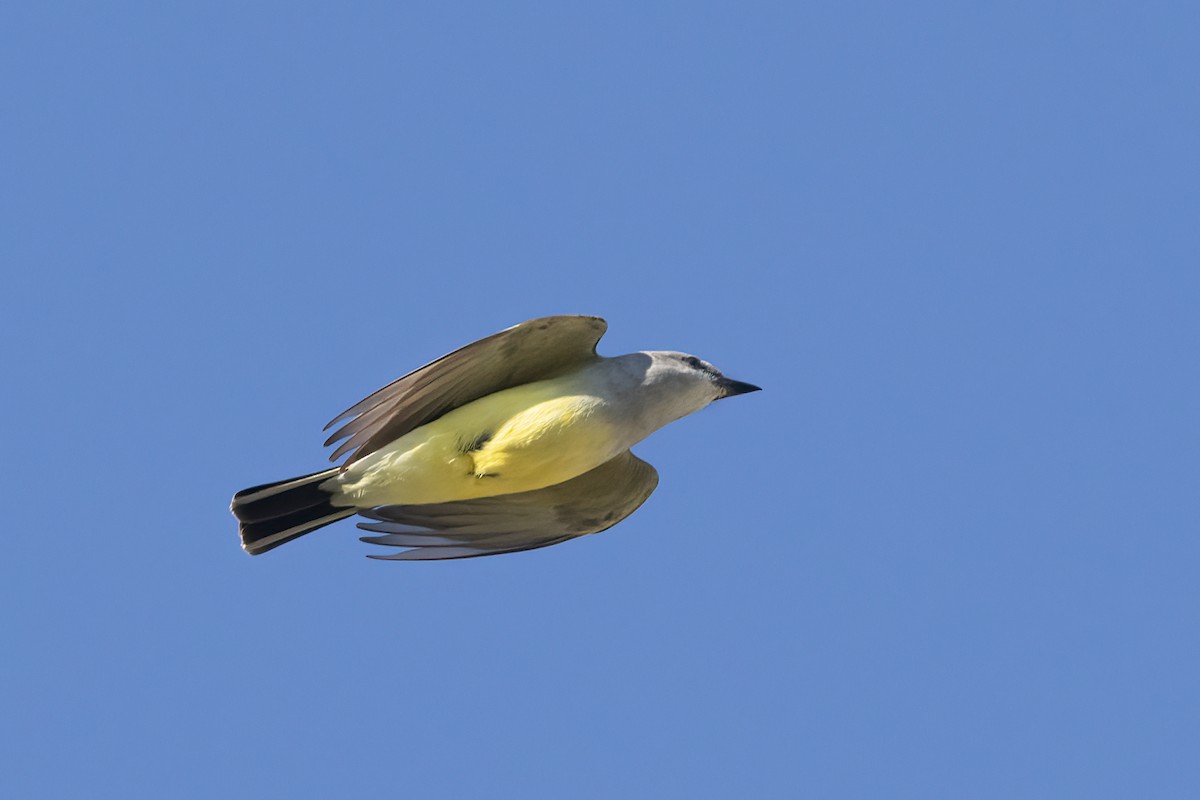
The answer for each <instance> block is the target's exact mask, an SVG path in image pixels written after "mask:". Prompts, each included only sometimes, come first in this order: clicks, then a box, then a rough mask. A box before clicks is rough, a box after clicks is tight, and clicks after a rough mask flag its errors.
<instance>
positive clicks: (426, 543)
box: [358, 450, 658, 561]
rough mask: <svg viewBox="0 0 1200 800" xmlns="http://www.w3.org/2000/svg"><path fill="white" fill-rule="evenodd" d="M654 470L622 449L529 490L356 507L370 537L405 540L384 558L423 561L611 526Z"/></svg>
mask: <svg viewBox="0 0 1200 800" xmlns="http://www.w3.org/2000/svg"><path fill="white" fill-rule="evenodd" d="M656 486H658V472H657V471H655V469H654V467H652V466H650V465H649V464H647V463H646V462H645V461H642V460H641V459H640V458H638V457H637V456H635V455H634V454H633V453H631V452H629V451H628V450H626V451H625V452H624V453H622V454H621V455H619V456H617V457H616V458H613V459H612V460H610V461H607V462H605V463H604V464H601V465H600V466H598V467H596V468H595V469H593V470H591V471H589V472H585V473H583V474H582V475H580V476H578V477H575V478H572V479H571V480H569V481H563V482H562V483H559V484H555V485H554V486H547V487H546V488H544V489H535V490H534V491H531V492H520V493H518V494H507V495H500V496H498V497H485V498H480V499H477V500H463V501H460V502H455V503H435V504H431V505H419V506H379V507H378V508H374V509H371V510H368V511H363V512H360V513H361V514H362V515H363V516H364V517H368V518H370V519H373V520H376V522H369V523H368V522H360V523H359V525H358V527H360V528H362V529H363V530H365V531H374V532H376V533H382V534H384V535H383V536H364V537H362V540H363V541H364V542H369V543H371V544H382V545H390V546H393V547H409V548H412V549H411V550H405V551H404V552H401V553H396V554H395V555H390V556H371V558H382V559H386V560H389V561H430V560H436V559H445V558H471V557H473V556H491V555H498V554H500V553H516V552H519V551H521V550H533V549H535V548H538V547H547V546H548V545H552V544H558V543H560V542H565V541H566V540H568V539H574V538H575V537H577V536H583V535H584V534H588V533H598V532H600V531H603V530H607V529H608V528H611V527H612V526H613V525H616V524H617V523H618V522H620V521H621V520H623V519H625V518H626V517H628V516H629V515H630V514H632V513H633V512H634V511H636V510H637V508H638V506H640V505H641V504H642V503H644V502H646V498H648V497H649V496H650V494H651V492H653V491H654V488H655V487H656Z"/></svg>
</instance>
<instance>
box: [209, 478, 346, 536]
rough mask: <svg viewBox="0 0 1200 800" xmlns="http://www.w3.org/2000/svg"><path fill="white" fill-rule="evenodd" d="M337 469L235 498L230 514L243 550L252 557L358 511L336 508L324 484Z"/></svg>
mask: <svg viewBox="0 0 1200 800" xmlns="http://www.w3.org/2000/svg"><path fill="white" fill-rule="evenodd" d="M337 471H338V468H337V467H334V468H333V469H327V470H325V471H324V472H314V473H313V474H312V475H304V476H302V477H300V478H289V479H287V480H286V481H276V482H275V483H264V484H263V485H262V486H251V487H250V488H249V489H243V490H242V491H240V492H238V493H237V494H235V495H234V496H233V503H232V504H231V505H230V506H229V510H230V511H232V512H233V515H234V516H235V517H237V519H238V532H239V533H240V534H241V535H242V548H243V549H244V550H245V551H246V552H247V553H249V554H250V555H252V556H256V555H258V554H259V553H265V552H267V551H268V550H273V549H274V548H276V547H279V545H281V544H286V543H288V542H290V541H291V540H292V539H296V538H299V537H301V536H303V535H304V534H306V533H310V532H311V531H315V530H316V529H317V528H322V527H324V526H326V525H328V524H329V523H331V522H337V521H338V520H339V519H345V518H346V517H349V516H352V515H353V514H356V513H357V512H358V509H356V508H347V507H346V506H335V505H333V503H331V502H329V501H330V498H332V496H333V495H331V494H330V493H329V492H326V491H324V490H323V489H321V484H322V483H323V482H325V481H326V480H328V479H329V478H332V477H333V475H334V474H335V473H336V472H337Z"/></svg>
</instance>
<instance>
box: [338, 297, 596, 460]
mask: <svg viewBox="0 0 1200 800" xmlns="http://www.w3.org/2000/svg"><path fill="white" fill-rule="evenodd" d="M607 328H608V323H606V322H605V321H604V320H602V319H600V318H599V317H585V316H559V317H541V318H539V319H531V320H529V321H528V322H522V323H521V324H520V325H514V326H513V327H511V328H508V329H506V330H503V331H500V332H499V333H497V334H493V335H492V336H488V337H487V338H485V339H480V340H479V341H477V342H473V343H471V344H469V345H467V346H466V347H462V348H459V349H458V350H455V351H454V352H453V353H450V354H449V355H444V356H442V357H441V358H439V359H438V360H437V361H433V362H431V363H429V364H426V365H425V366H423V367H421V368H420V369H418V370H416V371H415V372H410V373H409V374H407V375H405V376H404V377H403V378H399V379H398V380H395V381H393V382H392V383H390V384H388V385H387V386H385V387H383V388H382V389H380V390H379V391H377V392H375V393H374V394H372V395H370V396H369V397H367V398H365V399H364V400H361V401H359V402H358V403H355V404H354V405H353V406H351V407H350V408H348V409H346V410H345V411H343V412H342V413H341V414H338V415H337V416H336V417H334V419H333V420H332V421H330V423H329V424H328V425H326V426H325V429H326V430H329V428H331V427H333V426H334V425H336V424H337V423H339V422H342V421H343V420H349V421H348V422H346V423H345V424H344V425H342V426H341V427H340V428H338V429H337V430H336V431H334V433H333V435H331V436H330V437H329V438H328V439H327V440H326V441H325V445H326V446H329V445H331V444H333V443H334V442H338V441H341V440H342V439H345V441H344V442H342V443H341V444H340V445H338V447H337V449H336V450H334V451H333V455H331V456H330V457H329V460H330V461H336V460H338V459H339V458H341V457H342V456H343V455H345V454H346V453H349V452H350V451H352V450H353V451H354V452H353V454H352V455H351V456H350V458H348V459H346V465H348V464H350V463H352V462H354V461H357V460H358V459H360V458H362V457H363V456H365V455H367V454H368V453H372V452H374V451H375V450H378V449H379V448H380V447H383V446H384V445H386V444H388V443H389V442H392V441H394V440H396V439H398V438H399V437H401V436H403V435H404V434H406V433H408V432H409V431H411V430H413V429H415V428H419V427H421V426H422V425H424V424H426V423H427V422H432V421H433V420H435V419H437V418H438V417H440V416H442V415H443V414H445V413H446V412H448V411H453V410H454V409H456V408H458V407H459V406H463V405H466V404H467V403H470V402H471V401H472V400H478V399H479V398H481V397H485V396H486V395H489V394H492V393H493V392H498V391H500V390H502V389H509V388H511V387H513V386H520V385H521V384H523V383H530V382H532V381H539V380H544V379H546V378H552V377H555V376H556V375H560V374H562V373H564V372H568V371H570V370H572V369H574V368H576V367H578V366H580V365H581V364H584V363H586V362H588V361H590V360H592V359H594V358H597V357H598V356H597V355H596V343H597V342H599V341H600V337H601V336H603V335H604V331H605V330H606V329H607ZM343 466H345V465H343Z"/></svg>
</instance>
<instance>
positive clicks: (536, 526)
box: [231, 317, 758, 559]
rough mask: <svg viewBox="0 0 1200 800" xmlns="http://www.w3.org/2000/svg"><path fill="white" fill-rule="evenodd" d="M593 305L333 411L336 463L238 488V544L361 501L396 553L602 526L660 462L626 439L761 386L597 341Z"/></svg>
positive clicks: (643, 491)
mask: <svg viewBox="0 0 1200 800" xmlns="http://www.w3.org/2000/svg"><path fill="white" fill-rule="evenodd" d="M604 328H605V324H604V321H603V320H600V319H599V318H596V317H546V318H543V319H539V320H531V321H529V322H526V323H522V324H521V325H517V326H514V327H513V328H509V329H507V330H506V331H502V332H500V333H499V334H496V335H495V336H491V337H488V338H486V339H482V340H480V341H479V342H476V343H474V344H472V345H468V346H467V347H465V348H462V349H461V350H458V351H455V352H454V353H451V354H450V355H448V356H445V357H443V358H442V359H439V360H437V361H435V362H432V363H431V364H429V365H426V366H425V367H422V368H421V369H419V370H417V371H416V372H413V373H410V374H409V375H407V376H405V377H404V378H401V379H399V380H397V381H395V382H394V383H392V384H390V385H389V386H387V387H384V388H383V389H381V390H380V391H379V392H376V393H375V394H373V395H371V396H370V397H368V398H366V399H365V400H363V401H362V402H360V403H358V404H356V405H355V406H353V407H351V408H350V409H349V410H348V411H346V412H345V413H344V414H342V415H341V416H340V417H338V418H336V419H335V420H334V422H332V423H330V425H333V424H335V423H338V422H342V421H343V420H348V421H346V422H345V423H344V424H343V425H342V427H341V428H339V429H338V430H337V431H336V432H335V433H334V434H333V435H332V436H331V437H330V439H329V441H328V442H327V444H332V443H334V442H337V441H340V440H343V439H345V442H343V443H342V445H341V446H339V447H338V449H337V450H336V451H335V453H334V456H333V457H334V458H336V457H338V456H340V455H341V454H343V453H345V452H349V451H351V450H352V451H353V453H352V454H351V456H350V458H349V459H347V461H346V463H345V464H344V465H343V466H342V467H340V468H334V469H331V470H326V471H324V472H318V473H314V474H312V475H308V476H303V477H300V478H293V479H290V480H286V481H279V482H276V483H273V484H266V485H263V486H256V487H252V488H250V489H246V490H243V491H241V492H238V493H237V494H236V495H235V496H234V500H233V504H232V506H231V509H232V511H233V513H234V515H235V516H237V518H238V520H239V523H240V531H241V534H242V543H243V547H245V549H246V550H247V551H248V552H250V553H251V554H258V553H261V552H266V551H267V550H270V549H272V548H274V547H277V546H279V545H280V544H283V543H284V542H287V541H290V540H292V539H294V538H297V537H299V536H301V535H303V534H305V533H308V532H310V531H312V530H315V529H316V528H319V527H322V526H324V525H327V524H329V523H330V522H335V521H337V520H339V519H342V518H344V517H347V516H351V515H353V514H356V513H359V514H363V515H364V516H366V517H368V518H370V519H374V520H376V521H377V522H376V523H371V524H361V523H360V526H359V527H361V528H364V529H367V530H372V531H376V532H381V533H385V534H387V535H386V536H381V537H369V538H367V539H364V540H365V541H370V542H373V543H376V544H386V545H393V546H399V547H412V548H415V549H413V550H408V551H405V552H403V553H400V554H397V555H395V556H390V557H389V558H393V559H397V558H398V559H430V558H461V557H467V556H472V555H489V554H493V553H501V552H513V551H516V550H527V549H530V548H532V547H543V546H546V545H548V544H555V543H557V542H560V541H564V540H566V539H569V538H573V537H575V536H579V535H582V534H584V533H592V532H596V531H599V530H604V529H606V528H608V527H611V526H612V525H614V524H616V522H619V521H620V520H621V519H624V517H626V516H628V515H629V514H630V513H632V512H633V511H634V510H635V509H636V508H637V507H638V506H639V505H641V503H642V502H643V501H644V500H645V499H646V497H648V496H649V495H650V493H651V492H652V491H653V490H654V486H655V485H656V484H657V474H656V473H655V471H654V469H653V468H652V467H650V466H649V465H648V464H646V463H645V462H643V461H641V460H640V459H638V458H636V457H635V456H633V454H632V453H630V452H629V448H630V447H631V446H633V445H634V444H636V443H637V442H640V441H641V440H642V439H644V438H645V437H646V436H648V435H649V434H651V433H652V432H654V431H655V430H657V429H658V428H660V427H662V426H663V425H666V424H668V423H669V422H671V421H673V420H675V419H678V418H679V417H682V416H684V415H686V414H689V413H691V412H693V411H696V410H698V409H700V408H702V407H703V406H705V405H708V404H709V403H710V402H712V401H713V400H716V399H718V398H720V397H726V396H730V395H733V394H742V393H745V392H748V391H754V390H756V389H757V388H758V387H755V386H751V385H750V384H745V383H741V382H738V381H731V380H729V379H728V378H725V377H724V376H723V375H721V373H720V372H718V371H717V370H716V369H715V368H714V367H712V365H710V364H707V363H705V362H703V361H700V360H699V359H697V358H695V357H694V356H688V355H686V354H683V353H675V352H665V351H653V352H641V353H631V354H629V355H625V356H618V357H615V358H605V357H601V356H598V355H596V353H595V344H596V341H597V340H598V339H599V338H600V335H601V334H602V333H603V331H604Z"/></svg>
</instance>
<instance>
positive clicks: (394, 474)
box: [330, 379, 625, 507]
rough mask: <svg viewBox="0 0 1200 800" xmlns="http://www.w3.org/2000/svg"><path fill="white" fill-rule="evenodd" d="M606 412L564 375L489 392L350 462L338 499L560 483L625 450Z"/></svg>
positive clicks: (376, 501)
mask: <svg viewBox="0 0 1200 800" xmlns="http://www.w3.org/2000/svg"><path fill="white" fill-rule="evenodd" d="M606 411H607V407H606V405H605V403H604V401H603V400H602V399H601V398H599V397H596V396H594V395H591V394H588V393H586V392H582V391H580V388H579V387H578V386H575V385H573V384H572V383H571V381H570V380H564V379H558V380H552V381H540V382H538V383H532V384H528V385H525V386H519V387H516V388H514V389H507V390H505V391H502V392H497V393H496V394H492V395H488V396H487V397H484V398H481V399H479V400H476V401H475V402H473V403H469V404H467V405H465V406H463V407H461V408H458V409H455V410H454V411H451V412H450V413H448V414H446V415H444V416H442V417H440V418H439V419H437V420H434V421H433V422H431V423H429V424H428V425H423V426H422V427H420V428H418V429H416V430H414V431H412V432H410V433H408V434H406V435H404V436H402V437H401V438H399V439H397V440H396V441H395V442H393V443H392V444H390V445H388V446H387V447H385V448H383V449H381V450H379V451H378V452H376V453H372V454H371V455H369V456H367V457H366V458H363V459H362V460H360V461H357V462H355V463H354V464H352V465H351V466H350V467H349V468H348V469H347V470H346V472H345V473H343V474H342V475H341V476H339V477H338V478H337V479H335V480H337V481H338V493H337V494H336V495H335V497H334V503H335V504H338V505H354V506H359V507H369V506H377V505H388V504H421V503H445V502H450V501H453V500H467V499H471V498H477V497H490V496H494V495H501V494H512V493H514V492H524V491H529V490H532V489H541V488H542V487H545V486H550V485H552V484H556V483H562V482H563V481H565V480H570V479H571V478H574V477H575V476H577V475H582V474H583V473H584V472H587V471H588V470H590V469H592V468H593V467H597V466H599V465H600V464H602V463H604V462H605V461H608V460H609V459H610V458H612V457H613V456H615V455H616V454H617V453H619V452H621V451H622V450H624V449H625V448H624V446H623V444H622V443H621V442H620V441H619V440H618V436H617V435H616V433H617V432H616V431H615V430H614V428H613V426H612V424H611V423H610V422H609V421H608V419H607V414H606V413H605V412H606ZM330 488H333V487H330Z"/></svg>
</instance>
